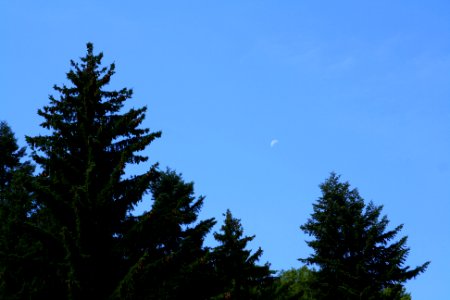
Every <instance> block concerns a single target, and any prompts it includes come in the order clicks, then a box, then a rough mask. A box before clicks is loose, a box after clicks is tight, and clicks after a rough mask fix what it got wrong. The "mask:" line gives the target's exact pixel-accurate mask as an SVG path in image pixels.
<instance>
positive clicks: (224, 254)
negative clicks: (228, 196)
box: [213, 210, 272, 299]
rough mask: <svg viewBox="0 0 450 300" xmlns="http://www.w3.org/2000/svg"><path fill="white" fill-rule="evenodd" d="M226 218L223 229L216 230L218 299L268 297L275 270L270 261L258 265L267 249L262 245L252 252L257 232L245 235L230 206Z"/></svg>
mask: <svg viewBox="0 0 450 300" xmlns="http://www.w3.org/2000/svg"><path fill="white" fill-rule="evenodd" d="M224 216H225V221H224V224H223V225H222V227H221V230H220V232H215V233H214V238H215V239H216V240H217V241H218V242H219V246H217V247H216V248H214V251H213V257H214V262H215V266H216V276H217V277H218V281H219V286H220V287H221V289H220V290H221V292H220V294H219V295H218V296H216V299H259V298H263V297H266V296H267V295H264V293H265V288H266V287H267V286H268V285H269V283H271V277H270V275H271V274H272V271H271V270H270V266H269V264H268V263H266V264H265V265H263V266H259V265H257V264H256V263H257V261H258V260H259V259H260V257H261V255H262V253H263V251H262V249H261V248H258V250H256V251H255V253H253V254H251V250H247V249H246V248H247V244H248V242H250V241H252V240H253V239H254V238H255V236H243V234H244V230H243V228H242V225H241V221H240V220H239V219H236V218H233V216H232V214H231V212H230V210H227V212H226V213H225V214H224Z"/></svg>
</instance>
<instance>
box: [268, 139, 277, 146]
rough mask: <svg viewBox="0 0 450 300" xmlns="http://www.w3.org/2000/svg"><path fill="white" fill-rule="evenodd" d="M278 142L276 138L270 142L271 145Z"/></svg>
mask: <svg viewBox="0 0 450 300" xmlns="http://www.w3.org/2000/svg"><path fill="white" fill-rule="evenodd" d="M276 144H278V140H277V139H274V140H272V141H271V142H270V147H274V146H275V145H276Z"/></svg>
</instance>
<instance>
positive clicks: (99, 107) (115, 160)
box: [27, 43, 160, 299]
mask: <svg viewBox="0 0 450 300" xmlns="http://www.w3.org/2000/svg"><path fill="white" fill-rule="evenodd" d="M102 57H103V54H102V53H100V54H94V52H93V45H92V44H90V43H88V44H87V54H86V56H85V57H83V58H81V62H80V63H78V62H74V61H71V65H72V69H71V70H70V71H69V72H68V73H67V79H68V80H69V82H70V84H71V85H70V86H66V85H63V86H61V87H60V86H54V90H55V91H56V92H57V93H58V94H59V97H54V96H50V104H49V105H48V106H45V107H44V108H43V109H40V110H39V111H38V114H39V115H40V116H41V117H43V118H44V122H43V123H42V124H41V126H43V127H44V128H45V129H48V130H49V131H50V134H49V135H39V136H35V137H27V141H28V143H29V145H30V146H31V149H32V150H33V154H32V157H33V159H34V161H35V162H36V163H37V164H38V165H39V167H40V169H41V170H42V172H41V173H40V175H39V176H38V177H37V179H36V188H35V200H36V203H37V204H38V207H39V210H38V212H37V221H36V226H37V230H38V231H39V236H40V239H41V241H42V243H43V247H44V248H45V249H47V251H48V252H49V253H51V256H50V257H49V260H50V261H48V264H47V265H48V268H49V269H48V270H47V271H48V272H47V273H48V277H49V279H48V280H46V282H48V283H49V285H51V286H50V287H49V288H48V290H47V293H48V295H47V298H48V299H50V298H51V299H106V298H107V297H108V296H109V295H111V294H112V293H113V291H114V290H115V289H116V287H117V284H118V283H119V282H120V281H121V280H122V278H123V276H125V275H126V274H127V273H128V270H126V269H124V267H125V266H128V265H129V263H128V262H127V261H125V260H126V259H127V258H128V256H127V253H124V252H123V249H121V243H122V240H123V237H124V236H125V235H126V234H127V232H126V230H127V228H128V227H127V220H128V219H129V218H131V216H130V212H131V211H132V209H133V207H134V206H135V205H136V204H137V203H138V202H139V201H141V199H142V196H143V195H144V193H145V192H146V191H147V190H148V187H149V185H150V182H151V180H152V179H153V178H154V176H155V175H154V174H155V167H154V166H152V167H150V168H149V170H148V171H147V172H145V173H144V174H141V175H136V176H126V174H125V167H126V166H127V165H130V164H138V163H141V162H145V161H147V157H145V156H142V155H140V154H139V151H142V150H144V149H145V148H146V147H147V146H148V145H149V144H150V143H151V142H152V141H153V140H154V139H155V138H158V137H159V136H160V132H154V133H152V132H150V131H149V129H142V128H140V125H141V123H142V121H143V120H144V117H145V111H146V108H145V107H142V108H138V109H134V108H132V109H129V110H127V111H126V112H122V111H123V106H124V102H125V101H126V100H128V99H130V98H131V96H132V90H130V89H127V88H124V89H121V90H119V91H108V90H106V86H107V85H108V84H109V82H110V80H111V76H112V75H113V74H114V72H115V71H114V70H115V65H114V64H111V65H110V66H109V67H102V66H101V60H102ZM50 283H51V284H50Z"/></svg>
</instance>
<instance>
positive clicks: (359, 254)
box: [0, 43, 428, 300]
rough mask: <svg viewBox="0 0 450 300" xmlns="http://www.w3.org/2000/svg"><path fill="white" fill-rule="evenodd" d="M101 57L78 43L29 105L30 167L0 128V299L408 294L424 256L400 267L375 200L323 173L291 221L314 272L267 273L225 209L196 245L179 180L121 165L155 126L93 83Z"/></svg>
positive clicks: (125, 94) (169, 173)
mask: <svg viewBox="0 0 450 300" xmlns="http://www.w3.org/2000/svg"><path fill="white" fill-rule="evenodd" d="M102 58H103V54H102V53H99V54H95V53H94V51H93V45H92V44H91V43H88V44H87V53H86V55H85V56H84V57H82V58H80V61H79V62H75V61H71V69H70V70H69V72H68V73H67V79H68V85H67V86H66V85H63V86H54V90H55V91H56V94H57V96H50V98H49V100H50V103H49V104H48V105H47V106H44V107H43V108H42V109H39V110H38V115H39V116H41V117H42V118H43V122H42V124H41V126H42V127H43V128H44V129H46V130H47V134H46V135H38V136H27V137H26V140H27V143H28V145H29V147H30V150H31V154H30V155H31V158H32V159H33V161H34V164H35V165H36V169H37V171H35V167H34V165H33V164H32V163H31V162H29V161H27V160H26V159H27V157H26V150H25V148H20V147H19V146H18V144H17V140H16V139H15V137H14V134H13V131H12V130H11V128H10V127H9V126H8V125H7V124H6V123H5V122H0V298H1V299H72V300H76V299H87V300H89V299H403V300H405V299H408V298H407V297H409V295H408V294H407V293H406V292H405V291H404V287H403V283H404V282H405V281H406V280H408V279H411V278H413V277H415V276H417V275H418V274H420V273H422V272H424V271H425V269H426V267H427V264H428V263H426V264H424V265H422V266H420V267H417V268H414V269H409V268H408V267H403V264H404V262H405V259H406V256H407V254H408V252H409V248H407V247H406V246H405V243H406V238H402V239H400V240H399V241H397V242H394V243H392V244H389V242H390V241H391V240H392V239H393V238H394V237H395V236H396V234H397V233H398V232H399V231H400V229H401V226H399V227H397V228H395V229H394V230H391V231H386V227H387V225H388V221H387V218H386V217H383V218H381V220H380V219H379V215H380V211H381V207H376V206H374V205H373V204H372V203H370V204H369V205H368V206H365V204H364V202H363V200H362V199H361V198H360V197H359V195H358V193H357V191H356V190H350V189H349V185H348V184H347V183H340V182H339V180H338V177H337V176H336V175H332V176H331V177H330V179H328V180H327V181H326V182H325V183H324V184H323V185H322V186H321V188H322V192H323V197H322V198H321V199H319V201H318V202H317V203H316V204H314V214H313V215H312V217H311V219H310V220H308V222H307V223H306V224H305V225H303V226H302V229H303V230H304V231H305V232H306V233H307V234H309V235H312V236H313V237H315V240H312V241H310V242H308V244H309V245H310V246H311V247H312V249H313V250H314V254H313V255H311V256H310V257H309V258H306V259H303V260H302V261H304V262H305V263H306V264H308V265H316V266H317V267H318V269H317V270H314V269H313V270H311V269H308V268H307V267H306V266H303V267H301V268H300V269H298V270H296V269H293V270H290V271H286V272H282V273H280V274H279V276H278V277H277V276H274V275H273V274H274V271H272V270H270V265H269V263H266V264H264V265H259V264H258V261H259V259H260V258H261V255H262V253H263V251H262V249H261V248H258V249H257V250H256V251H252V250H251V249H248V243H249V242H250V241H252V240H253V239H254V236H245V235H244V230H243V227H242V225H241V221H240V220H239V219H236V218H234V217H233V215H232V214H231V212H230V211H229V210H228V211H227V212H226V213H225V215H224V216H225V220H224V223H223V225H222V227H221V228H220V230H219V231H218V232H215V233H214V234H213V235H214V238H215V239H216V240H217V242H218V243H219V244H218V246H216V247H214V248H211V247H207V246H205V244H204V241H205V237H206V236H207V234H209V233H210V232H211V230H212V228H213V226H214V225H215V224H216V221H215V219H214V218H210V219H206V220H199V218H198V216H199V213H200V210H201V208H202V205H203V203H204V197H196V196H195V193H194V185H193V183H190V182H185V181H184V180H183V178H182V176H181V174H179V173H176V172H175V171H173V170H171V169H167V170H161V169H160V168H159V167H158V165H157V164H150V165H147V168H146V171H145V172H143V173H142V174H137V175H130V174H127V173H126V168H127V167H128V166H131V165H136V164H144V163H148V157H147V156H144V155H142V151H143V150H145V149H147V147H148V146H149V145H150V144H151V143H152V142H153V141H154V140H155V139H157V138H159V137H160V136H161V133H160V132H151V131H150V130H149V129H147V128H142V122H143V120H144V118H145V112H146V107H142V108H132V109H128V110H125V108H124V104H125V102H126V101H128V100H131V97H132V94H133V92H132V90H130V89H127V88H123V89H121V90H118V91H117V90H107V86H108V84H109V83H110V80H111V78H112V76H113V75H114V72H115V65H114V64H111V65H110V66H107V67H103V66H102V64H101V61H102ZM231 188H232V187H231ZM146 194H148V195H149V199H150V201H151V202H150V203H149V204H148V210H147V211H145V212H143V213H141V214H139V215H137V214H136V212H135V210H134V209H135V207H136V205H137V204H138V203H139V202H141V201H142V200H143V198H144V196H145V195H146ZM280 234H282V233H280ZM357 296H359V297H360V298H357ZM336 297H337V298H336ZM361 297H362V298H361ZM399 297H406V298H399Z"/></svg>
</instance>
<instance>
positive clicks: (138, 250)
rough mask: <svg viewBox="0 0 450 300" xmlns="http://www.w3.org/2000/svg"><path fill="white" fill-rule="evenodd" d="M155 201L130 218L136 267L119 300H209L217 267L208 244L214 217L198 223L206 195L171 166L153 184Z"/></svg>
mask: <svg viewBox="0 0 450 300" xmlns="http://www.w3.org/2000/svg"><path fill="white" fill-rule="evenodd" d="M150 191H151V194H152V200H153V205H152V209H151V210H150V211H149V212H146V213H144V214H143V215H141V216H138V217H136V218H134V220H130V223H129V226H130V227H131V230H130V231H129V234H128V236H127V237H126V239H125V240H124V242H125V244H126V245H127V249H128V253H129V261H130V263H131V264H132V267H131V268H130V269H129V272H128V274H127V276H125V277H124V280H123V281H122V282H121V284H120V285H119V286H118V288H117V290H116V293H115V297H116V298H117V299H207V298H208V296H209V295H210V293H211V291H210V289H209V285H208V282H209V281H210V280H211V275H212V272H213V269H212V265H211V264H210V260H209V257H208V249H207V248H204V247H203V241H204V238H205V236H206V234H207V233H208V232H209V231H210V230H211V228H212V226H214V224H215V221H214V219H207V220H204V221H200V222H198V223H197V218H198V213H199V211H200V208H201V207H202V205H203V200H204V197H199V198H197V199H196V198H195V197H194V195H193V194H194V188H193V183H185V182H184V181H183V179H182V177H181V174H177V173H175V172H174V171H171V170H170V169H169V170H167V171H165V172H158V174H157V176H155V179H154V180H152V182H151V183H150Z"/></svg>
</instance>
